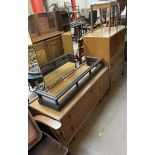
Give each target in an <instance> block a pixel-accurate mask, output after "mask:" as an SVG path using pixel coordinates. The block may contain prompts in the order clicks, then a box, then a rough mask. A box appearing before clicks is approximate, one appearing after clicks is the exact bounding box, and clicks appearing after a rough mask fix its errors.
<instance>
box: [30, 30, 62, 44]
mask: <svg viewBox="0 0 155 155" xmlns="http://www.w3.org/2000/svg"><path fill="white" fill-rule="evenodd" d="M62 33H63V32H61V31H55V32H52V33H47V34H43V35H40V36H36V37H33V38H31V39H32V42H33V44H34V43H37V42H39V41H43V40H46V39H48V38H51V37H54V36H57V35H60V34H62Z"/></svg>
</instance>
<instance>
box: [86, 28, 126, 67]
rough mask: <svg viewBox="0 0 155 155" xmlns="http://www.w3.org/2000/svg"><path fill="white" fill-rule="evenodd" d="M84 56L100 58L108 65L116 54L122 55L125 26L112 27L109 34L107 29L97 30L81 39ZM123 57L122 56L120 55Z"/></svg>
mask: <svg viewBox="0 0 155 155" xmlns="http://www.w3.org/2000/svg"><path fill="white" fill-rule="evenodd" d="M83 41H84V52H85V55H88V56H94V57H100V58H103V59H104V60H105V62H106V63H107V64H108V65H109V68H110V64H111V63H112V62H111V61H112V60H113V58H114V57H115V56H116V54H118V53H120V52H121V53H123V48H124V45H125V26H119V27H118V30H117V29H116V27H115V28H114V27H112V29H111V31H110V33H109V30H108V27H104V28H103V29H97V30H95V31H94V32H93V33H88V34H86V35H84V37H83ZM122 57H123V55H122Z"/></svg>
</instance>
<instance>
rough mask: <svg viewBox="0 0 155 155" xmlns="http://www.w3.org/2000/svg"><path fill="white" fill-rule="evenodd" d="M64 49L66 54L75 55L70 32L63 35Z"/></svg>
mask: <svg viewBox="0 0 155 155" xmlns="http://www.w3.org/2000/svg"><path fill="white" fill-rule="evenodd" d="M61 36H62V42H63V48H64V52H65V53H73V52H74V50H73V41H72V34H71V32H70V31H68V32H65V33H63V34H62V35H61Z"/></svg>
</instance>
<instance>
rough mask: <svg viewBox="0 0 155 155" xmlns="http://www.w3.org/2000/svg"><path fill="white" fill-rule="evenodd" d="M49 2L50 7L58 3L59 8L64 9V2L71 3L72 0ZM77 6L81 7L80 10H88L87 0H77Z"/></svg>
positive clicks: (53, 0)
mask: <svg viewBox="0 0 155 155" xmlns="http://www.w3.org/2000/svg"><path fill="white" fill-rule="evenodd" d="M47 2H48V6H50V5H51V4H52V3H58V5H59V7H64V2H71V0H47ZM76 5H79V7H80V9H83V8H87V0H76ZM50 11H51V10H50Z"/></svg>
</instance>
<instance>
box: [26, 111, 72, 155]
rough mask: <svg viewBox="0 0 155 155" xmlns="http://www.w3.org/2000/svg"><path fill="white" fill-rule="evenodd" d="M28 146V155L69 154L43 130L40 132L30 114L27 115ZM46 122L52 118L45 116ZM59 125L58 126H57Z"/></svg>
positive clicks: (51, 121) (50, 121) (49, 121)
mask: <svg viewBox="0 0 155 155" xmlns="http://www.w3.org/2000/svg"><path fill="white" fill-rule="evenodd" d="M28 117H29V118H28V148H29V152H28V154H29V155H69V152H68V149H67V148H66V147H65V146H63V145H61V144H60V143H58V142H57V141H56V140H54V139H53V138H52V137H50V136H49V135H47V134H46V133H44V132H41V131H40V129H39V127H38V126H37V124H36V122H35V121H34V119H33V117H32V115H31V114H30V112H29V115H28ZM44 119H45V120H48V123H51V124H52V123H54V120H52V119H50V118H48V117H45V116H44ZM59 127H60V126H59Z"/></svg>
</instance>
